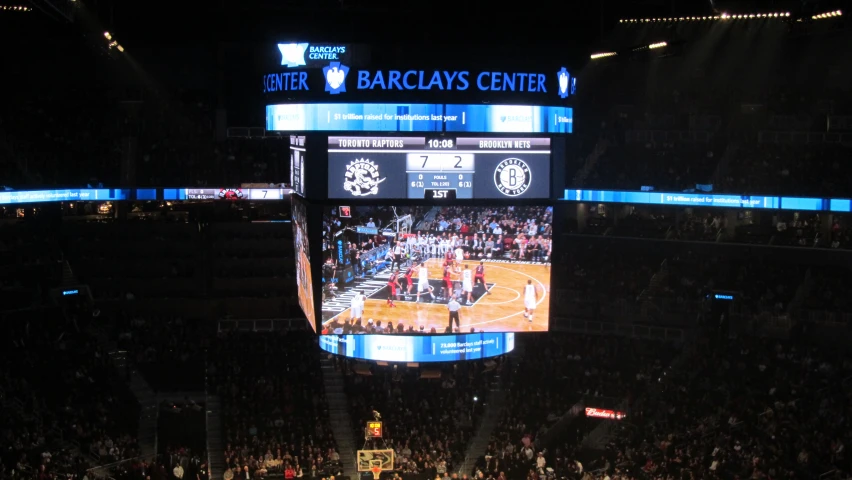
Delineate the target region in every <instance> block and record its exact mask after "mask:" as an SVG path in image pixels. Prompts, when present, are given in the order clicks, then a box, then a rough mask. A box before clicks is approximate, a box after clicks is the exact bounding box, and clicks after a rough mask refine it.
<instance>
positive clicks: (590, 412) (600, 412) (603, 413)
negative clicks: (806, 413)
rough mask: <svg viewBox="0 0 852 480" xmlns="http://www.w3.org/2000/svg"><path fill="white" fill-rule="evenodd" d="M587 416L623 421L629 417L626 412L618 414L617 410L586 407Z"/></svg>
mask: <svg viewBox="0 0 852 480" xmlns="http://www.w3.org/2000/svg"><path fill="white" fill-rule="evenodd" d="M586 416H587V417H592V418H607V419H610V420H621V419H623V418H625V417H626V416H627V414H626V413H624V412H618V411H615V410H605V409H602V408H588V407H586Z"/></svg>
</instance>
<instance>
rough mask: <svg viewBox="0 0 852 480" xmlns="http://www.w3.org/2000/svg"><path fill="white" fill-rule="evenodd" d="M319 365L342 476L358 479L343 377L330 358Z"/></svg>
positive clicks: (353, 440) (355, 446)
mask: <svg viewBox="0 0 852 480" xmlns="http://www.w3.org/2000/svg"><path fill="white" fill-rule="evenodd" d="M320 363H321V365H322V378H323V383H324V384H325V398H326V399H327V400H328V415H329V417H330V419H329V420H330V422H331V431H332V433H334V438H335V440H337V448H338V452H337V453H339V454H340V461H341V462H342V463H343V475H344V476H347V477H349V478H351V479H355V478H358V471H357V469H356V463H355V462H356V457H355V452H356V450H358V447H359V445H358V444H356V439H355V436H354V435H353V432H352V419H351V417H350V416H349V402H348V401H347V400H346V392H344V390H343V375H342V374H341V373H340V372H339V371H338V370H336V369H335V368H334V363H333V361H332V360H331V358H329V357H327V356H323V358H322V359H321V360H320Z"/></svg>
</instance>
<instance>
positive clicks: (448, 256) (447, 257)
mask: <svg viewBox="0 0 852 480" xmlns="http://www.w3.org/2000/svg"><path fill="white" fill-rule="evenodd" d="M453 255H454V254H453V250H452V249H451V248H447V250H446V251H445V252H444V263H446V264H447V265H449V264H451V263H453Z"/></svg>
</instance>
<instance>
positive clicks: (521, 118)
mask: <svg viewBox="0 0 852 480" xmlns="http://www.w3.org/2000/svg"><path fill="white" fill-rule="evenodd" d="M500 121H501V122H502V123H506V122H511V123H530V122H532V116H531V115H501V116H500Z"/></svg>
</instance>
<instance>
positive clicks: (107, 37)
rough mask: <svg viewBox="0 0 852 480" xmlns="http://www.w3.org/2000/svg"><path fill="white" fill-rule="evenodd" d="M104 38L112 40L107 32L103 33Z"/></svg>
mask: <svg viewBox="0 0 852 480" xmlns="http://www.w3.org/2000/svg"><path fill="white" fill-rule="evenodd" d="M104 38H106V39H107V40H112V35H111V34H110V33H109V32H104Z"/></svg>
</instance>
